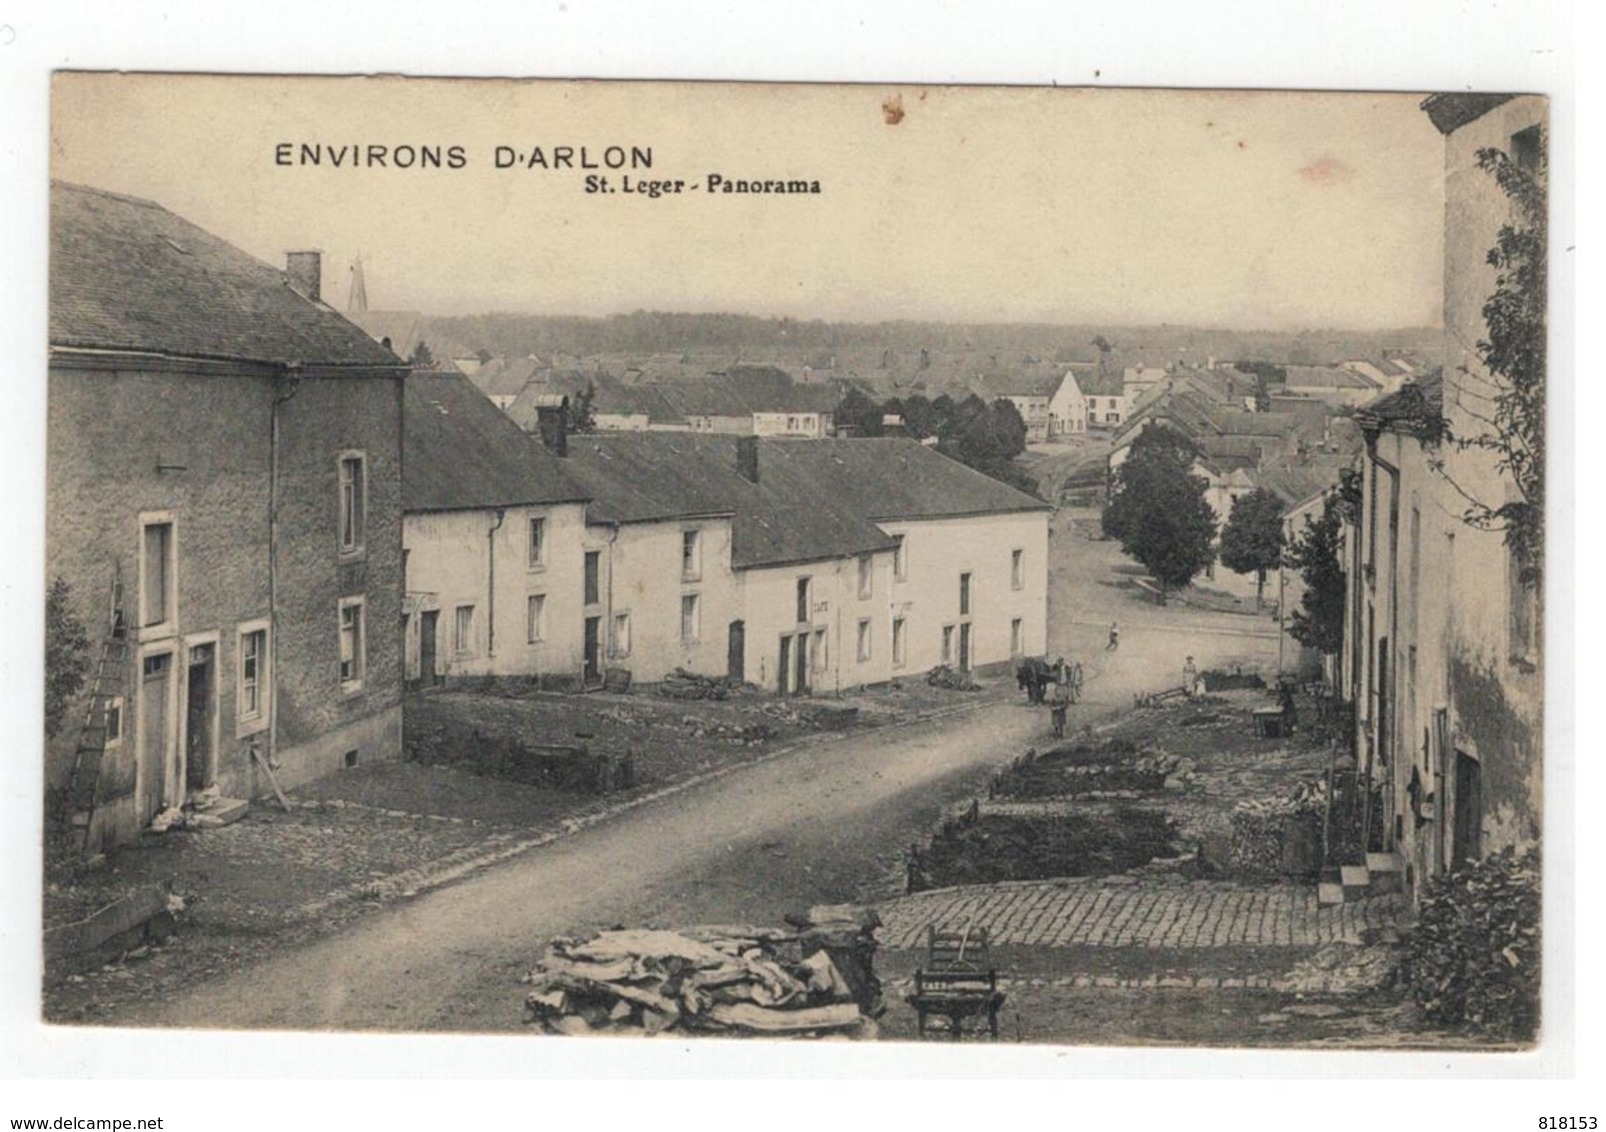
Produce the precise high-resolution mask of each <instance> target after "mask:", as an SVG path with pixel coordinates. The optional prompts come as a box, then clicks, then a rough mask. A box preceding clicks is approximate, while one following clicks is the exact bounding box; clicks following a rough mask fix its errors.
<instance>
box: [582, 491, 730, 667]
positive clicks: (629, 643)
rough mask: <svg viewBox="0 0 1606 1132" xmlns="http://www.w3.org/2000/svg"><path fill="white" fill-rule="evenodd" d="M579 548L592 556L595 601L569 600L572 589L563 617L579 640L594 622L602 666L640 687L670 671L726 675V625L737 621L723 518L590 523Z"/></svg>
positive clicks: (727, 529) (727, 528)
mask: <svg viewBox="0 0 1606 1132" xmlns="http://www.w3.org/2000/svg"><path fill="white" fill-rule="evenodd" d="M688 538H690V539H693V540H695V545H694V548H692V549H690V550H689V551H688V547H687V539H688ZM584 549H585V552H587V553H594V554H596V555H597V556H598V558H597V564H598V582H597V594H596V597H597V600H596V601H595V602H585V601H583V600H582V601H576V600H575V599H576V598H577V597H578V598H582V599H583V598H584V597H585V596H586V595H585V594H584V593H583V592H582V591H581V590H578V589H577V590H576V591H575V592H574V593H573V594H570V595H569V597H568V601H567V603H566V609H567V612H566V613H565V614H564V616H568V617H571V618H573V619H574V620H575V621H576V622H577V624H578V626H579V628H578V631H579V632H580V633H581V634H582V638H583V637H584V634H585V632H586V630H585V620H586V619H587V618H597V619H598V625H597V631H598V634H599V638H598V639H599V647H600V649H601V666H602V667H603V668H623V669H626V670H628V671H629V672H630V676H631V680H632V682H635V683H644V684H656V683H658V682H660V681H662V680H663V679H664V677H665V676H667V675H668V674H669V673H670V672H673V671H674V670H675V669H676V668H684V669H686V670H688V671H691V672H699V673H703V674H705V675H721V674H724V673H725V672H726V668H727V660H728V656H727V644H728V634H729V630H730V623H731V622H732V621H736V620H739V619H740V617H741V613H740V604H741V598H740V593H739V582H738V577H737V575H735V574H734V573H733V572H732V571H731V565H730V561H731V522H730V519H729V518H707V519H685V520H680V519H670V520H663V521H658V522H642V523H623V524H619V525H617V526H614V525H605V524H592V525H591V526H589V527H587V528H586V531H585V548H584ZM583 581H584V579H583V577H582V583H583ZM688 601H689V605H688ZM688 614H689V616H688ZM621 619H622V620H621Z"/></svg>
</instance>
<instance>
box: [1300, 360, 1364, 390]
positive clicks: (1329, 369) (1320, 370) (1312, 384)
mask: <svg viewBox="0 0 1606 1132" xmlns="http://www.w3.org/2000/svg"><path fill="white" fill-rule="evenodd" d="M1283 368H1284V369H1286V370H1287V371H1288V382H1287V384H1288V388H1290V389H1377V388H1378V384H1377V382H1375V381H1373V380H1372V379H1371V378H1369V377H1366V376H1365V375H1363V374H1359V373H1352V372H1350V371H1349V370H1347V369H1339V368H1337V367H1336V366H1285V367H1283Z"/></svg>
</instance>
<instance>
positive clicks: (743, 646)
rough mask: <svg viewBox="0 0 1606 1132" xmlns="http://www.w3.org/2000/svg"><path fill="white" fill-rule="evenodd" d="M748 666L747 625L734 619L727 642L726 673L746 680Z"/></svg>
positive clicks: (734, 678) (734, 677)
mask: <svg viewBox="0 0 1606 1132" xmlns="http://www.w3.org/2000/svg"><path fill="white" fill-rule="evenodd" d="M746 668H747V625H746V623H745V622H742V621H732V622H731V623H730V631H729V633H728V634H727V637H726V643H725V675H726V676H727V677H728V678H729V679H731V680H737V681H740V680H745V679H746V675H745V673H746Z"/></svg>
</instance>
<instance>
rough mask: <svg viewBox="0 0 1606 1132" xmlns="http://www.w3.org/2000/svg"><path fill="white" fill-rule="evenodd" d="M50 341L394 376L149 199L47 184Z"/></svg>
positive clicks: (236, 256) (319, 314)
mask: <svg viewBox="0 0 1606 1132" xmlns="http://www.w3.org/2000/svg"><path fill="white" fill-rule="evenodd" d="M50 343H51V345H52V346H54V347H58V348H78V349H94V350H117V351H133V352H139V353H146V354H165V355H168V356H172V357H185V358H198V359H214V360H225V361H245V362H261V363H269V364H275V365H284V364H287V363H291V362H299V363H301V364H302V365H308V366H318V367H341V366H349V367H367V368H373V367H385V368H397V367H398V366H399V364H400V363H399V361H398V359H397V357H396V355H395V354H393V353H391V352H390V351H389V350H386V349H385V348H384V347H383V346H381V345H379V343H377V342H375V341H374V340H373V339H372V338H370V337H369V336H368V335H367V334H365V333H363V331H362V330H361V329H359V328H358V327H356V326H354V325H353V324H352V323H351V322H349V321H347V320H346V319H345V318H342V317H341V316H340V315H339V314H337V313H336V312H335V311H334V310H333V309H332V308H330V307H328V306H326V305H324V304H322V303H315V302H313V301H311V300H310V299H307V298H305V297H304V296H302V295H300V294H299V293H297V292H296V291H294V290H293V289H291V287H290V285H289V284H288V283H287V282H286V280H285V276H284V273H283V272H281V271H279V270H277V269H276V268H273V267H269V266H268V265H267V264H265V263H263V262H261V261H260V260H257V259H254V258H253V257H251V256H249V255H247V254H246V253H245V252H243V251H241V250H240V249H239V248H236V247H235V246H233V245H232V244H230V243H228V242H227V241H225V240H222V239H220V238H218V237H217V236H214V235H212V234H211V233H210V232H207V231H205V230H204V229H201V228H198V227H196V226H195V225H194V224H191V223H190V222H189V221H187V220H184V219H182V218H181V217H179V216H177V215H175V214H173V213H171V212H169V211H168V210H167V209H165V208H163V207H162V206H161V205H159V204H156V203H154V202H152V201H147V200H140V199H138V198H136V197H129V196H122V195H119V194H116V193H109V192H105V191H103V190H100V189H94V188H89V187H86V186H83V185H71V184H66V183H64V182H59V181H58V182H54V183H52V185H51V192H50Z"/></svg>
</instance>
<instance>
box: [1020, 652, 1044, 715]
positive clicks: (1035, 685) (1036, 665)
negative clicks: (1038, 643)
mask: <svg viewBox="0 0 1606 1132" xmlns="http://www.w3.org/2000/svg"><path fill="white" fill-rule="evenodd" d="M1048 672H1049V670H1048V663H1047V662H1046V661H1044V660H1042V659H1040V658H1038V657H1028V658H1027V659H1025V660H1023V661H1021V662H1020V667H1018V668H1016V669H1015V684H1016V686H1018V687H1019V688H1021V689H1022V690H1023V691H1024V692H1025V693H1026V702H1027V703H1029V704H1040V703H1042V702H1043V700H1044V698H1045V697H1044V689H1045V688H1046V686H1047V685H1048V682H1049V674H1048Z"/></svg>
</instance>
